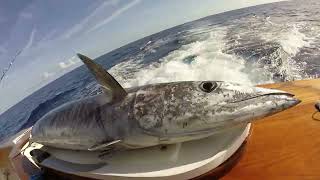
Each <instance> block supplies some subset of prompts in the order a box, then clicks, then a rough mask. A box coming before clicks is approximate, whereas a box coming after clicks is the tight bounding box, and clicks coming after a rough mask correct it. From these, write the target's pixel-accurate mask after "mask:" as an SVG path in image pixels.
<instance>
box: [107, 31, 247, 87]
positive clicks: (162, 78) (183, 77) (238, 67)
mask: <svg viewBox="0 0 320 180" xmlns="http://www.w3.org/2000/svg"><path fill="white" fill-rule="evenodd" d="M224 32H225V30H224V29H223V28H221V29H216V30H215V31H212V32H210V33H209V36H208V34H207V36H208V38H207V39H205V40H203V41H196V42H193V43H190V44H187V45H184V46H182V47H181V48H179V49H178V50H176V51H173V52H171V53H169V54H168V55H167V56H166V57H164V58H162V59H160V63H153V64H151V65H150V66H149V67H146V68H144V69H139V68H141V66H140V65H139V62H141V61H140V60H138V61H133V60H129V61H127V62H124V63H120V64H119V65H117V66H114V67H113V68H112V69H111V72H112V74H113V75H115V76H117V79H119V80H120V82H121V83H122V84H124V86H125V87H132V86H141V85H145V84H151V83H160V82H171V81H187V80H193V81H196V80H199V81H203V80H221V81H231V82H237V83H242V84H252V82H251V81H250V79H249V76H248V74H245V73H244V72H242V69H243V68H244V63H245V61H244V60H243V59H239V58H237V57H235V56H233V55H229V54H225V53H223V52H222V49H223V47H224V44H225V42H224V40H223V39H224V37H225V33H224ZM188 57H189V58H194V59H193V60H190V61H191V62H186V58H188ZM129 67H130V68H129ZM135 68H138V69H139V71H138V72H136V73H134V74H130V73H129V72H130V71H129V69H131V70H132V69H135ZM124 71H125V72H124ZM119 72H121V73H119ZM120 74H127V75H129V76H130V77H131V78H129V79H124V78H121V77H120V76H119V75H120Z"/></svg>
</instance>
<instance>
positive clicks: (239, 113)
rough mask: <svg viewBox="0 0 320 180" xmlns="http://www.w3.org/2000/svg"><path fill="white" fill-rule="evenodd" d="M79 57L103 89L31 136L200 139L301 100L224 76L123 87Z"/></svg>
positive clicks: (62, 144) (145, 142)
mask: <svg viewBox="0 0 320 180" xmlns="http://www.w3.org/2000/svg"><path fill="white" fill-rule="evenodd" d="M78 57H79V58H80V59H81V60H82V61H83V63H84V64H85V65H86V66H87V68H88V69H89V71H90V72H91V73H92V74H93V75H94V76H95V78H96V80H97V81H98V83H99V84H100V85H101V88H102V89H103V93H101V94H98V95H95V96H91V97H87V98H84V99H80V100H76V101H72V102H68V103H66V104H64V105H62V106H60V107H57V108H56V109H53V110H52V111H50V112H49V113H47V114H46V115H44V116H43V117H42V118H41V119H40V120H39V121H37V122H36V123H35V125H34V126H33V128H32V132H31V137H30V140H31V142H38V143H41V144H43V145H45V146H49V147H55V148H62V149H71V150H85V151H105V150H110V149H113V150H130V149H138V148H146V147H151V146H157V145H168V144H176V143H181V142H186V141H191V140H197V139H201V138H205V137H208V136H211V135H213V134H215V133H219V132H222V131H226V130H228V128H230V127H234V126H237V125H241V124H246V123H249V122H252V121H254V120H258V119H261V118H263V117H266V116H270V115H272V114H275V113H277V112H281V111H283V110H286V109H288V108H290V107H293V106H295V105H296V104H298V103H299V102H300V100H298V99H296V98H295V97H294V95H293V94H290V93H287V92H285V91H280V90H275V89H266V88H260V87H251V86H245V85H240V84H237V83H231V82H223V81H181V82H169V83H158V84H148V85H144V86H139V87H132V88H128V89H124V88H123V87H122V86H121V85H120V84H119V83H118V82H117V81H116V80H115V79H114V78H113V77H112V76H111V75H110V74H109V73H108V72H107V71H106V70H104V69H103V67H102V66H101V65H99V64H97V63H96V62H94V61H93V60H92V59H90V58H88V57H86V56H84V55H81V54H78Z"/></svg>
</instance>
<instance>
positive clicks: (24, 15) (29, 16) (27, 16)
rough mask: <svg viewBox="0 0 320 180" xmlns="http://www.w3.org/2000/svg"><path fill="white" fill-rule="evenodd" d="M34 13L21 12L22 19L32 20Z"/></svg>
mask: <svg viewBox="0 0 320 180" xmlns="http://www.w3.org/2000/svg"><path fill="white" fill-rule="evenodd" d="M32 16H33V15H32V13H29V12H21V13H20V17H22V18H25V19H32Z"/></svg>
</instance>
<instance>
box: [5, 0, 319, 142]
mask: <svg viewBox="0 0 320 180" xmlns="http://www.w3.org/2000/svg"><path fill="white" fill-rule="evenodd" d="M319 12H320V2H319V1H316V0H313V1H303V3H301V2H299V1H290V2H280V3H273V4H267V5H260V6H255V7H249V8H244V9H239V10H234V11H230V12H225V13H221V14H217V15H213V16H208V17H205V18H202V19H200V20H196V21H193V22H189V23H186V24H183V25H180V26H176V27H173V28H171V29H168V30H165V31H161V32H159V33H157V34H153V35H151V36H148V37H145V38H143V39H140V40H138V41H135V42H132V43H130V44H128V45H126V46H123V47H121V48H118V49H116V50H114V51H112V52H110V53H107V54H105V55H103V56H101V57H99V58H97V61H98V62H99V63H100V64H102V65H103V66H104V67H105V68H106V69H109V72H110V73H111V74H112V75H114V76H115V78H116V79H117V80H119V82H120V83H121V84H122V85H123V86H124V87H132V86H138V85H144V84H149V83H158V82H169V81H182V80H223V81H232V82H237V83H242V84H251V85H255V84H261V83H269V82H281V81H290V80H297V79H305V78H316V77H318V76H319V73H320V61H319V57H320V54H319V48H320V37H319V27H320V18H319V17H320V16H319ZM100 92H101V91H100V90H99V87H98V85H97V83H96V82H95V81H94V79H93V77H92V76H91V75H90V73H88V70H87V69H85V68H84V67H83V66H82V67H79V68H77V69H75V70H73V71H71V72H69V73H67V74H65V75H64V76H62V77H60V78H59V79H57V80H55V81H53V82H52V83H50V84H48V85H47V86H45V87H43V88H41V89H40V90H38V91H36V92H34V93H33V94H32V95H30V96H29V97H27V98H25V99H24V100H23V101H21V102H20V103H18V104H17V105H15V106H13V107H12V108H10V109H9V110H7V111H6V112H5V113H3V114H1V115H0V141H1V140H5V139H6V138H8V137H10V136H12V135H14V134H15V133H17V132H18V131H20V130H22V129H24V128H27V127H30V126H32V125H33V124H34V123H35V122H36V121H37V120H38V119H39V118H40V117H41V116H42V115H44V114H45V113H47V112H48V111H50V110H51V109H53V108H55V107H58V106H59V105H61V104H63V103H65V102H67V101H71V100H75V99H79V98H82V97H86V96H90V95H94V94H97V93H100Z"/></svg>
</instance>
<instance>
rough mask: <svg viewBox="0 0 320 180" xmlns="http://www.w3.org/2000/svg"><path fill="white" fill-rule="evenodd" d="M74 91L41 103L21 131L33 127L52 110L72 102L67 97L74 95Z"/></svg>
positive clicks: (62, 93) (68, 91) (60, 94)
mask: <svg viewBox="0 0 320 180" xmlns="http://www.w3.org/2000/svg"><path fill="white" fill-rule="evenodd" d="M74 90H75V88H74V89H70V90H67V91H64V92H61V93H58V94H56V95H55V96H54V97H52V98H50V99H47V100H46V101H44V102H42V103H40V104H39V105H38V106H37V107H36V108H34V109H33V110H32V111H31V113H30V115H29V117H28V118H27V121H25V123H24V124H23V125H22V126H21V127H20V130H22V129H26V128H28V127H31V126H32V125H33V124H34V123H35V122H37V121H38V120H39V119H40V118H41V117H42V116H44V115H45V114H46V113H48V112H49V111H51V110H52V109H54V108H56V107H58V106H59V105H61V104H64V103H66V102H68V101H70V99H69V98H66V96H67V95H69V94H70V93H72V92H73V91H74Z"/></svg>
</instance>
